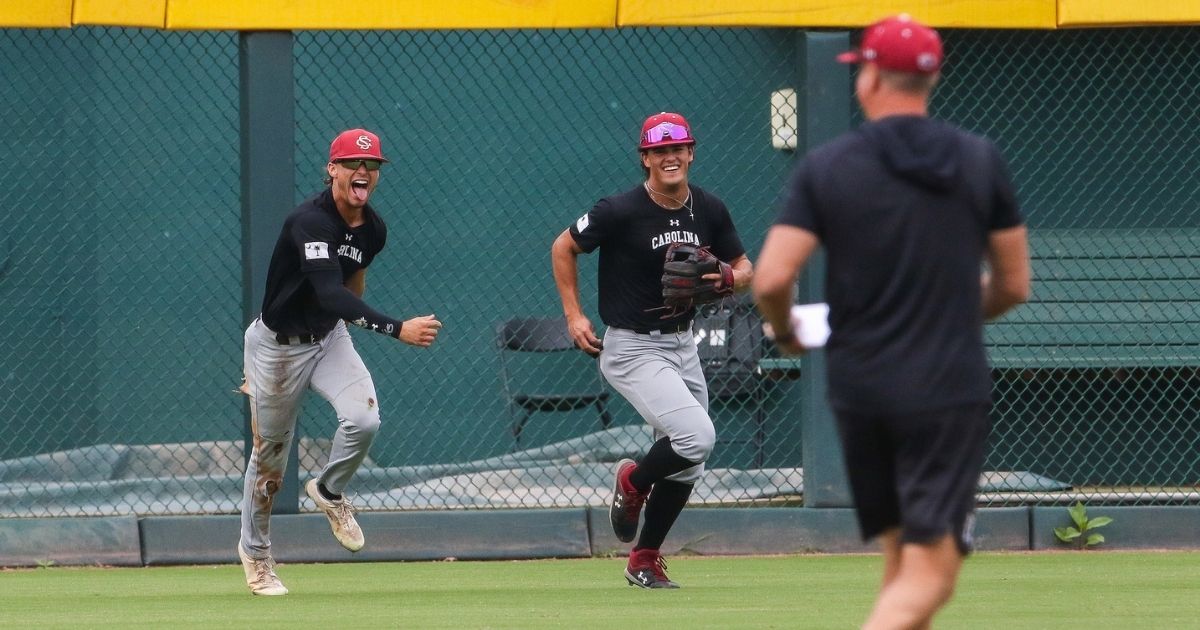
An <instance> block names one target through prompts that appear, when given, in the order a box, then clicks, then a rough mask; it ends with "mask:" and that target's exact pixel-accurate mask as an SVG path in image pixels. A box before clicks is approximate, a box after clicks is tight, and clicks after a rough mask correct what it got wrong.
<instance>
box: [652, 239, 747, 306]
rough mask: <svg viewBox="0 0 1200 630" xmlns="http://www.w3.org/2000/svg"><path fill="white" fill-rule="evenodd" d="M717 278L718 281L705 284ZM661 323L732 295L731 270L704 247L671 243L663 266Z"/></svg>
mask: <svg viewBox="0 0 1200 630" xmlns="http://www.w3.org/2000/svg"><path fill="white" fill-rule="evenodd" d="M706 274H720V276H721V278H720V279H719V280H705V279H704V278H703V276H704V275H706ZM662 286H663V305H664V309H665V310H666V311H667V313H666V314H665V315H663V316H662V318H663V319H670V318H672V317H676V316H678V315H680V314H682V313H684V312H685V311H688V310H691V309H692V307H694V306H698V305H700V304H708V303H710V302H716V301H718V300H721V299H723V298H725V297H726V296H729V295H732V294H733V268H732V267H730V266H729V265H728V264H726V263H723V262H721V261H720V260H719V259H718V258H717V257H716V256H714V255H713V253H712V252H710V251H708V248H707V247H698V246H696V245H692V244H691V243H679V242H677V243H671V245H670V246H668V247H667V256H666V261H665V262H664V263H663V275H662Z"/></svg>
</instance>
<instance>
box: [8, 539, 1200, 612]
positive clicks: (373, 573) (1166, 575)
mask: <svg viewBox="0 0 1200 630" xmlns="http://www.w3.org/2000/svg"><path fill="white" fill-rule="evenodd" d="M670 563H671V565H670V572H671V576H672V578H673V579H675V580H676V581H678V582H680V583H681V584H682V585H683V586H684V588H682V589H680V590H678V591H654V592H651V591H643V590H639V589H634V588H632V587H628V586H626V585H625V580H624V578H623V577H622V576H621V571H622V568H623V566H624V560H623V559H620V558H617V559H592V560H543V561H522V562H436V563H370V564H367V563H363V564H326V565H316V564H312V565H281V566H280V567H279V571H278V572H279V575H280V577H281V578H282V579H283V580H284V582H285V583H286V584H287V586H288V588H290V589H291V591H292V592H291V594H289V595H287V596H285V597H276V598H265V597H253V596H251V595H250V593H249V591H248V590H247V589H246V587H245V584H244V582H243V581H242V573H241V567H240V566H238V565H232V564H230V565H224V566H215V567H214V566H201V567H165V568H132V569H111V568H69V567H62V568H56V567H51V568H42V569H21V570H9V571H0V626H3V627H15V628H47V627H72V628H92V627H108V626H113V627H116V626H120V627H130V626H133V627H154V628H177V627H225V628H256V629H257V628H275V627H280V628H283V627H292V628H295V627H304V628H308V627H323V628H365V627H376V628H378V627H387V628H605V629H609V630H611V629H613V628H624V627H632V628H647V629H651V628H685V629H687V630H696V629H699V628H853V627H856V626H857V624H858V623H860V622H861V621H862V619H863V618H864V617H865V615H866V613H867V608H868V607H869V605H870V603H871V600H872V598H873V596H874V588H875V584H876V580H877V574H878V572H879V567H880V559H879V557H878V556H864V555H853V556H826V555H803V556H786V557H738V558H729V557H723V558H676V559H673V560H670ZM1198 589H1200V553H1197V552H1157V553H1154V552H1152V553H1132V552H1100V551H1088V552H1059V553H1029V554H1017V553H1011V554H978V555H975V556H973V557H972V558H971V559H969V560H968V561H967V564H966V567H965V569H964V572H963V578H962V581H961V582H960V586H959V590H958V594H957V596H956V597H955V600H954V601H953V602H952V603H951V605H950V607H949V608H947V609H946V610H945V611H944V612H943V613H942V614H941V616H940V617H939V618H938V619H937V623H936V624H935V626H936V627H939V628H1002V629H1004V630H1017V629H1019V628H1039V629H1040V628H1054V627H1072V628H1087V629H1088V630H1095V629H1097V628H1141V629H1146V630H1149V629H1157V628H1197V627H1200V597H1197V592H1198Z"/></svg>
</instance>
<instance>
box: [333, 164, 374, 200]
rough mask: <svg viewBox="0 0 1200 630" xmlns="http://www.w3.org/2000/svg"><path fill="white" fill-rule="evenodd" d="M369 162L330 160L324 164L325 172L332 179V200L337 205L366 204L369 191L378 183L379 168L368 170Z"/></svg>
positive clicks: (369, 195) (369, 194)
mask: <svg viewBox="0 0 1200 630" xmlns="http://www.w3.org/2000/svg"><path fill="white" fill-rule="evenodd" d="M370 163H371V161H370V160H349V164H347V163H346V162H330V163H329V164H328V165H326V172H328V173H329V177H330V178H331V179H333V182H332V183H331V184H330V187H331V188H332V189H333V200H334V202H335V203H337V204H338V205H339V207H340V206H342V204H345V205H346V206H349V207H351V208H362V207H363V206H365V205H367V200H368V199H370V197H371V192H372V191H374V190H375V185H376V184H378V183H379V169H378V168H376V169H375V170H368V169H367V166H368V164H370ZM376 164H377V163H376ZM351 167H355V168H353V169H352V168H351Z"/></svg>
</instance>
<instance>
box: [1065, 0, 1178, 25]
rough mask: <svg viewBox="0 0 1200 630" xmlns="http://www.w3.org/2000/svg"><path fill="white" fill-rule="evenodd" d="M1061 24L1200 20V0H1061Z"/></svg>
mask: <svg viewBox="0 0 1200 630" xmlns="http://www.w3.org/2000/svg"><path fill="white" fill-rule="evenodd" d="M1058 24H1059V26H1117V25H1124V26H1135V25H1143V24H1200V2H1197V0H1136V1H1135V0H1058Z"/></svg>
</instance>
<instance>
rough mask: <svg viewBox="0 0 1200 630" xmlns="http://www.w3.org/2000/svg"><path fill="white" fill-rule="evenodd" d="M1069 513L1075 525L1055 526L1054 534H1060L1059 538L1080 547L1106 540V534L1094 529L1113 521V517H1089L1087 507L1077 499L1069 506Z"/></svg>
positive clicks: (1084, 547)
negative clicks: (1096, 531) (1098, 532)
mask: <svg viewBox="0 0 1200 630" xmlns="http://www.w3.org/2000/svg"><path fill="white" fill-rule="evenodd" d="M1067 513H1068V514H1070V515H1071V521H1073V522H1074V523H1075V526H1074V527H1055V528H1054V535H1055V536H1058V539H1059V540H1061V541H1063V542H1064V543H1068V544H1073V545H1075V546H1076V547H1077V548H1079V549H1086V548H1088V547H1091V546H1093V545H1099V544H1100V543H1102V542H1104V534H1097V533H1095V532H1094V531H1093V530H1096V529H1099V528H1101V527H1104V526H1105V525H1108V524H1109V523H1111V522H1112V519H1111V518H1109V517H1107V516H1097V517H1095V518H1088V516H1087V508H1085V507H1083V502H1082V501H1076V502H1075V505H1072V506H1071V507H1069V508H1067Z"/></svg>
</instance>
